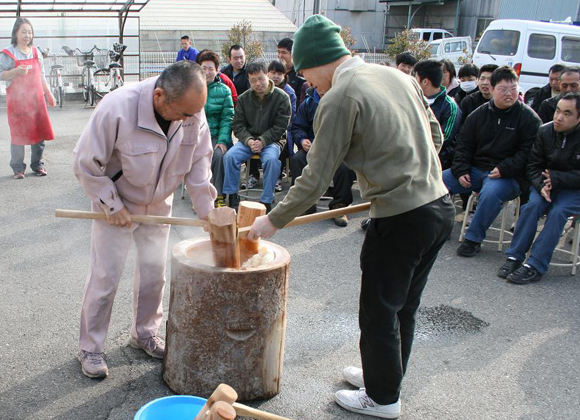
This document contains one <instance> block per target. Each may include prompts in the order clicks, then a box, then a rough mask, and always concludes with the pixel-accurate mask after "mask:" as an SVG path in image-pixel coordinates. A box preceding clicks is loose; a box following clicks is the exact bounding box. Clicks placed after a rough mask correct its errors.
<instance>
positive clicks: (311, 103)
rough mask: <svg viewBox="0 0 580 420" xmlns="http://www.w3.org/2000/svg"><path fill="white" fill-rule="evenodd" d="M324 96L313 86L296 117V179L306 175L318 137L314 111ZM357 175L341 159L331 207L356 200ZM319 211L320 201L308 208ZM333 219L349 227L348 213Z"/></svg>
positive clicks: (293, 168)
mask: <svg viewBox="0 0 580 420" xmlns="http://www.w3.org/2000/svg"><path fill="white" fill-rule="evenodd" d="M320 98H321V97H320V95H318V92H317V91H316V89H314V88H309V89H308V90H307V91H306V99H305V100H304V102H302V103H301V104H300V106H299V107H298V111H297V112H296V117H295V118H294V120H293V122H292V125H291V126H290V131H291V132H292V138H293V139H294V142H295V144H296V145H297V146H298V151H297V152H296V153H294V155H293V156H292V158H291V159H290V172H291V174H292V180H296V179H297V178H298V177H299V176H300V175H302V170H303V169H304V168H305V167H306V165H307V164H308V162H307V161H306V156H307V154H308V151H309V150H310V147H311V146H312V142H313V141H314V115H315V114H316V109H317V108H318V102H319V101H320ZM355 179H356V174H355V173H354V171H352V170H350V169H348V167H347V166H346V165H345V164H344V162H343V163H341V164H340V166H339V167H338V169H337V170H336V172H335V173H334V177H333V179H332V181H333V183H334V187H333V188H332V198H333V200H332V201H331V202H330V203H329V205H328V207H329V208H330V210H333V209H338V208H341V207H346V206H349V205H351V204H352V202H353V197H352V184H353V183H354V180H355ZM315 212H316V204H314V205H313V206H312V207H310V209H308V210H307V211H306V214H311V213H315ZM333 220H334V223H335V224H336V225H337V226H340V227H345V226H347V224H348V218H347V217H346V216H342V217H336V218H334V219H333Z"/></svg>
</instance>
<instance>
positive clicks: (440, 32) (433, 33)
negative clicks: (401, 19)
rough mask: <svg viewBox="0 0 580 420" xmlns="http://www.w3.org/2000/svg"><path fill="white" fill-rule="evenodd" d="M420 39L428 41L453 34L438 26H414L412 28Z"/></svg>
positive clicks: (449, 36)
mask: <svg viewBox="0 0 580 420" xmlns="http://www.w3.org/2000/svg"><path fill="white" fill-rule="evenodd" d="M411 32H413V33H414V34H415V35H416V36H417V38H418V39H422V40H423V41H426V42H431V41H437V40H438V39H444V38H451V37H453V34H451V33H450V32H448V31H446V30H445V29H437V28H413V29H411Z"/></svg>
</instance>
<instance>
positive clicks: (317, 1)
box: [312, 0, 320, 15]
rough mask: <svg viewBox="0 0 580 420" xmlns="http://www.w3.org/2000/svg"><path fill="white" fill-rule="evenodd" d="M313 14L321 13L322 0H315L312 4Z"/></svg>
mask: <svg viewBox="0 0 580 420" xmlns="http://www.w3.org/2000/svg"><path fill="white" fill-rule="evenodd" d="M312 14H313V15H319V14H320V0H314V3H313V4H312Z"/></svg>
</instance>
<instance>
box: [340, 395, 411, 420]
mask: <svg viewBox="0 0 580 420" xmlns="http://www.w3.org/2000/svg"><path fill="white" fill-rule="evenodd" d="M334 400H335V401H336V403H337V404H338V405H340V406H341V407H342V408H345V409H347V410H348V411H352V412H354V413H359V414H366V415H367V416H374V417H380V418H382V419H397V418H399V416H400V415H401V400H397V402H396V403H393V404H387V405H379V404H377V403H376V402H374V401H373V400H372V399H371V398H370V397H369V396H368V395H367V393H366V391H365V390H364V388H363V389H359V390H358V391H347V390H342V391H338V392H337V393H336V394H334Z"/></svg>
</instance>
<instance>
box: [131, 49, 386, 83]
mask: <svg viewBox="0 0 580 420" xmlns="http://www.w3.org/2000/svg"><path fill="white" fill-rule="evenodd" d="M359 56H360V57H361V58H362V59H363V60H364V61H366V62H367V63H373V64H379V63H384V62H385V61H388V56H387V55H386V54H374V53H368V54H366V53H363V54H359ZM175 57H176V53H172V52H155V51H152V52H142V53H141V71H140V75H141V80H143V79H146V78H148V77H152V76H158V75H159V74H160V73H161V72H162V71H163V69H165V67H167V66H168V65H170V64H171V63H173V62H175ZM275 58H277V53H276V52H266V53H263V54H262V56H261V57H260V59H262V60H263V61H265V62H267V63H269V62H270V61H272V60H274V59H275ZM227 64H228V63H227V62H222V63H220V68H221V67H223V66H226V65H227Z"/></svg>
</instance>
